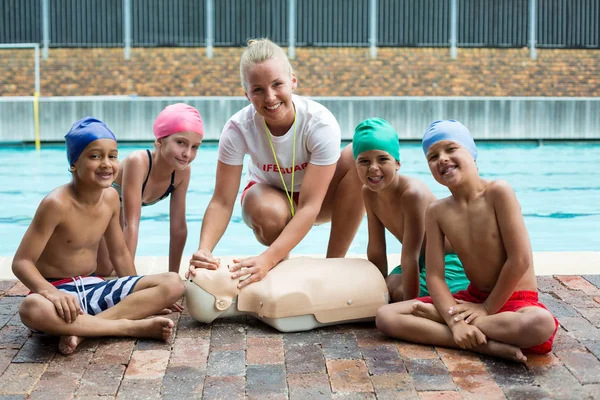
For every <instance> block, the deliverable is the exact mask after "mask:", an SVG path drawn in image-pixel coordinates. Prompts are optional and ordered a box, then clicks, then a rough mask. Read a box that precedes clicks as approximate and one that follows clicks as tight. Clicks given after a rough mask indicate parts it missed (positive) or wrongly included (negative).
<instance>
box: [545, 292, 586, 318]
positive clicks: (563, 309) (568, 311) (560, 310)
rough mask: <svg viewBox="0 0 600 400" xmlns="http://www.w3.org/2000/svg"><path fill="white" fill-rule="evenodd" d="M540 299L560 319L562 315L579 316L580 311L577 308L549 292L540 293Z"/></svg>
mask: <svg viewBox="0 0 600 400" xmlns="http://www.w3.org/2000/svg"><path fill="white" fill-rule="evenodd" d="M539 301H540V303H542V304H544V305H545V306H546V307H547V308H548V310H549V311H550V312H551V313H552V315H554V316H555V317H556V319H558V320H559V321H560V320H561V317H578V316H579V313H578V312H577V310H576V309H575V308H573V307H571V306H570V305H568V304H566V303H565V302H564V301H562V300H561V299H558V298H556V297H555V296H553V295H551V294H547V293H539Z"/></svg>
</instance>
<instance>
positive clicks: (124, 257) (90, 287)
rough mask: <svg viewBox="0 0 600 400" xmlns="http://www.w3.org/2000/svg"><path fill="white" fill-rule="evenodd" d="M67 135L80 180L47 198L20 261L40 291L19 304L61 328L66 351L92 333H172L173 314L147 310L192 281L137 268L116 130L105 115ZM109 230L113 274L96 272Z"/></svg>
mask: <svg viewBox="0 0 600 400" xmlns="http://www.w3.org/2000/svg"><path fill="white" fill-rule="evenodd" d="M65 140H66V144H67V158H68V160H69V165H70V168H69V171H70V172H71V174H72V181H71V182H70V183H68V184H66V185H63V186H60V187H58V188H57V189H54V190H53V191H52V192H51V193H50V194H49V195H47V196H46V197H45V198H44V199H43V200H42V202H41V203H40V205H39V207H38V209H37V211H36V213H35V216H34V217H33V220H32V222H31V225H30V226H29V228H28V229H27V232H26V233H25V236H24V237H23V240H22V241H21V244H20V246H19V248H18V250H17V252H16V254H15V257H14V260H13V264H12V270H13V272H14V274H15V276H16V277H17V278H19V279H20V280H21V282H23V284H25V286H27V287H28V288H29V289H30V290H31V292H32V293H31V294H30V295H29V296H27V297H26V298H25V300H23V303H22V304H21V306H20V308H19V315H20V316H21V321H22V322H23V323H24V324H25V325H26V326H28V327H29V328H31V329H32V330H37V331H41V332H45V333H49V334H52V335H59V336H60V337H61V338H60V342H59V351H60V352H61V353H63V354H69V353H72V352H73V351H74V350H75V348H76V347H77V345H78V344H79V343H80V342H81V341H82V340H83V338H85V337H87V336H132V337H150V338H156V339H162V340H165V341H167V340H168V339H169V338H170V336H171V334H172V331H173V321H171V320H170V319H167V318H164V317H155V318H150V319H143V318H146V317H148V316H151V315H154V314H156V313H158V312H160V311H161V310H163V309H165V308H166V307H169V306H171V305H172V304H174V303H175V302H176V301H177V300H178V299H180V298H181V297H182V296H183V291H184V286H183V283H182V281H181V278H180V277H179V275H177V274H175V273H172V272H169V273H164V274H160V275H152V276H136V270H135V267H134V265H133V258H132V257H131V255H130V254H129V251H128V250H127V246H126V245H125V241H124V240H123V232H122V231H121V227H120V226H119V213H120V210H119V196H118V195H117V192H116V191H114V190H112V189H110V185H111V183H112V181H113V179H114V176H115V175H116V173H117V171H118V169H119V163H118V160H117V142H116V138H115V136H114V135H113V133H112V132H111V131H110V130H109V129H108V128H107V127H106V125H105V124H104V123H102V122H101V121H99V120H97V119H95V118H91V117H86V118H83V119H81V120H79V121H77V122H75V124H74V125H73V126H72V127H71V130H70V131H69V133H67V135H66V136H65ZM103 237H104V238H105V240H106V245H107V246H108V250H109V253H108V254H110V260H111V262H112V264H113V265H114V266H115V270H116V272H117V275H118V276H119V277H120V278H118V279H114V280H111V281H105V280H103V279H102V278H99V277H96V276H91V275H92V274H94V272H95V270H96V259H97V252H98V246H99V244H100V240H101V239H102V238H103Z"/></svg>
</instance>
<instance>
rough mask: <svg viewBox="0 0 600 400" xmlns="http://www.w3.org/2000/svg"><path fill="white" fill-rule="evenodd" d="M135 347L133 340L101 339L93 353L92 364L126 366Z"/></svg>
mask: <svg viewBox="0 0 600 400" xmlns="http://www.w3.org/2000/svg"><path fill="white" fill-rule="evenodd" d="M134 347H135V339H125V338H115V339H112V338H111V339H103V340H102V341H100V346H98V349H97V350H96V352H95V353H94V357H93V358H92V362H93V363H94V364H123V365H127V364H128V363H129V360H130V359H131V353H132V352H133V348H134Z"/></svg>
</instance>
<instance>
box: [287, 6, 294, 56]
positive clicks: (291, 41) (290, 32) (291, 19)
mask: <svg viewBox="0 0 600 400" xmlns="http://www.w3.org/2000/svg"><path fill="white" fill-rule="evenodd" d="M288 57H289V58H290V59H292V60H293V59H295V58H296V0H288Z"/></svg>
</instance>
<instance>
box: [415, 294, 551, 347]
mask: <svg viewBox="0 0 600 400" xmlns="http://www.w3.org/2000/svg"><path fill="white" fill-rule="evenodd" d="M488 295H489V293H487V292H482V291H481V290H479V289H477V288H476V287H474V286H473V285H472V284H471V285H469V287H468V288H467V290H461V291H460V292H457V293H455V294H453V297H454V298H455V299H457V300H464V301H468V302H469V303H477V304H481V303H483V302H484V301H485V300H486V299H487V297H488ZM416 300H419V301H422V302H423V303H430V304H433V300H432V299H431V297H430V296H427V297H419V298H417V299H416ZM525 307H540V308H543V309H544V310H547V308H546V306H545V305H543V304H542V303H540V302H539V301H538V294H537V292H533V291H529V290H521V291H518V292H514V293H513V294H512V295H511V296H510V298H509V299H508V301H507V302H506V303H505V304H504V305H503V306H502V308H500V310H498V313H501V312H505V311H511V312H514V311H518V310H520V309H522V308H525ZM554 325H555V327H554V333H553V334H552V336H550V339H548V340H546V341H545V342H544V343H542V344H539V345H537V346H532V347H530V348H528V349H522V350H526V351H528V352H531V353H537V354H545V353H549V352H550V351H551V350H552V343H553V342H554V336H556V331H557V330H558V320H557V319H556V318H554Z"/></svg>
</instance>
